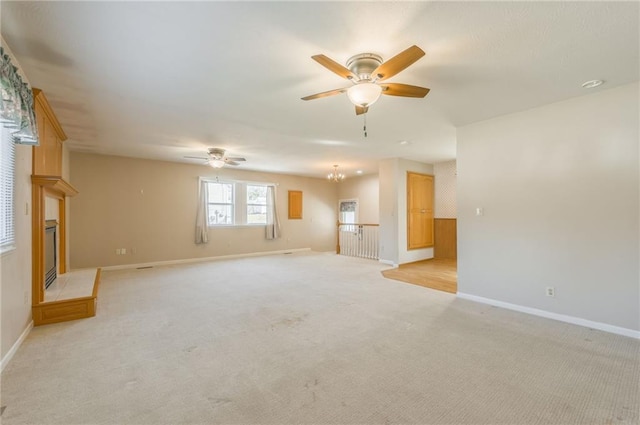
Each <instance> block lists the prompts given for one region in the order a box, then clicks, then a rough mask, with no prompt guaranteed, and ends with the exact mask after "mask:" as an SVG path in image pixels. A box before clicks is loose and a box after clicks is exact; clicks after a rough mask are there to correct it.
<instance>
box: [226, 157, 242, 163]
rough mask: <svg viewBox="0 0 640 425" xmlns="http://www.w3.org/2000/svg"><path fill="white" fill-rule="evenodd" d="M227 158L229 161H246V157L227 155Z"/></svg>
mask: <svg viewBox="0 0 640 425" xmlns="http://www.w3.org/2000/svg"><path fill="white" fill-rule="evenodd" d="M227 159H228V160H229V161H236V162H238V161H240V162H244V161H246V159H244V158H240V157H232V156H228V157H227Z"/></svg>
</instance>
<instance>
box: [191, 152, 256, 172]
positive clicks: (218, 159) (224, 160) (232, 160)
mask: <svg viewBox="0 0 640 425" xmlns="http://www.w3.org/2000/svg"><path fill="white" fill-rule="evenodd" d="M207 154H208V155H209V156H208V157H206V158H205V157H202V156H185V158H188V159H203V160H205V162H206V163H207V164H208V165H210V166H212V167H213V168H222V167H224V166H225V165H240V162H244V161H246V159H244V158H240V157H229V156H225V150H224V149H220V148H209V150H208V151H207Z"/></svg>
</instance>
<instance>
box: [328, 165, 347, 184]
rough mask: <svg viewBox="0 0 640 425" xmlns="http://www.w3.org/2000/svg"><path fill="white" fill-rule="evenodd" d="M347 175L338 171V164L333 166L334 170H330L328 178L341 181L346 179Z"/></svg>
mask: <svg viewBox="0 0 640 425" xmlns="http://www.w3.org/2000/svg"><path fill="white" fill-rule="evenodd" d="M344 177H345V175H344V174H342V173H341V172H339V171H338V166H337V165H334V166H333V171H332V172H330V173H329V174H328V175H327V179H329V180H331V181H332V182H336V183H338V182H341V181H342V180H344Z"/></svg>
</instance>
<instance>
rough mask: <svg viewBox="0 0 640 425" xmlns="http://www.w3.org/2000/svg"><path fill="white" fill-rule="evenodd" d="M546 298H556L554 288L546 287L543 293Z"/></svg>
mask: <svg viewBox="0 0 640 425" xmlns="http://www.w3.org/2000/svg"><path fill="white" fill-rule="evenodd" d="M545 293H546V294H547V297H555V296H556V288H554V287H553V286H547V290H546V292H545Z"/></svg>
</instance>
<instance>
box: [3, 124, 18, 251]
mask: <svg viewBox="0 0 640 425" xmlns="http://www.w3.org/2000/svg"><path fill="white" fill-rule="evenodd" d="M0 145H1V146H0V161H1V164H0V165H1V166H2V167H1V169H2V171H1V172H0V252H5V251H9V250H11V249H13V248H14V244H15V230H14V217H13V194H14V181H15V177H14V175H15V172H14V170H15V157H16V145H15V143H14V140H13V136H12V135H11V133H10V132H9V130H8V129H7V128H5V126H2V140H0Z"/></svg>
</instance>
